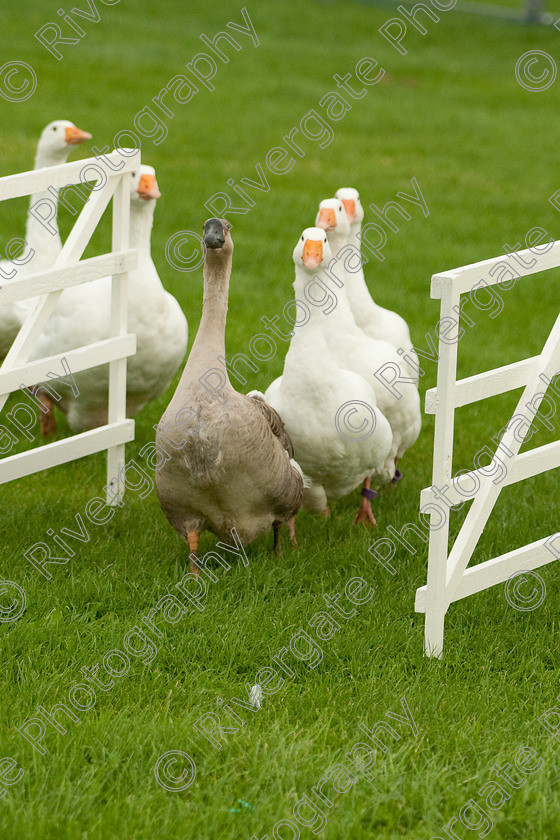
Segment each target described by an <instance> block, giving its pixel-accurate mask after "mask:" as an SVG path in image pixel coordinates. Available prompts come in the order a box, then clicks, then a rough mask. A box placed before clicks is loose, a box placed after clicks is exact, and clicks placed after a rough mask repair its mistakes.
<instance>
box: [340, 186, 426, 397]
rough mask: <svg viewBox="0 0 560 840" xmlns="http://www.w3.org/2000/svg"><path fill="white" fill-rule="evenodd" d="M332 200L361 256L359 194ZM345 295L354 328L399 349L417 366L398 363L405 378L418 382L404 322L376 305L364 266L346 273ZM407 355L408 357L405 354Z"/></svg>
mask: <svg viewBox="0 0 560 840" xmlns="http://www.w3.org/2000/svg"><path fill="white" fill-rule="evenodd" d="M335 198H337V199H339V201H341V202H342V204H343V205H344V208H345V210H346V215H347V216H348V221H349V223H350V237H349V239H348V242H349V243H350V244H351V245H353V246H354V247H355V248H356V249H357V250H358V251H359V252H360V255H361V245H362V243H361V239H360V233H361V230H362V222H363V220H364V208H363V207H362V203H361V201H360V194H359V192H358V190H355V189H353V188H352V187H341V188H340V189H338V190H337V191H336V193H335ZM346 294H347V296H348V302H349V304H350V308H351V310H352V314H353V316H354V320H355V321H356V324H357V325H358V326H359V327H360V329H362V330H363V331H364V332H365V333H366V335H369V336H370V337H371V338H376V339H380V340H382V341H388V342H389V344H392V345H393V347H395V348H397V349H399V348H400V349H402V350H403V351H404V353H405V354H406V355H408V356H409V358H412V359H413V360H414V361H415V362H416V366H415V367H414V366H412V365H409V364H407V362H406V361H405V360H404V359H401V360H400V364H401V365H402V367H403V371H404V375H407V376H412V377H414V378H415V379H416V381H417V382H418V358H417V356H416V353H415V352H414V350H412V349H411V348H412V339H411V338H410V330H409V328H408V324H407V323H406V321H405V320H404V318H403V317H402V316H401V315H399V314H398V313H397V312H393V311H392V310H391V309H385V307H383V306H379V304H377V303H376V302H375V301H374V300H373V298H372V296H371V294H370V292H369V289H368V287H367V285H366V281H365V277H364V269H363V265H362V264H360V265H359V267H358V268H357V269H356V271H352V272H348V273H347V282H346ZM407 351H408V353H407Z"/></svg>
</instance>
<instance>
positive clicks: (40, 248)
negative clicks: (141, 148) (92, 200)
mask: <svg viewBox="0 0 560 840" xmlns="http://www.w3.org/2000/svg"><path fill="white" fill-rule="evenodd" d="M84 140H91V134H89V133H88V132H87V131H82V130H81V129H79V128H76V126H75V125H74V123H72V122H69V121H68V120H56V121H55V122H51V123H49V124H48V125H47V126H46V128H44V129H43V131H42V133H41V136H40V138H39V142H38V144H37V153H36V155H35V163H34V169H43V168H44V167H46V166H57V165H58V164H62V163H66V161H67V160H68V157H69V155H70V153H71V151H72V149H73V148H74V146H76V145H78V144H79V143H83V142H84ZM45 198H46V199H48V200H49V201H51V202H52V201H53V200H54V202H55V204H56V205H57V207H58V190H54V189H53V191H52V192H49V191H48V190H44V191H42V192H38V193H34V194H33V195H32V196H31V198H30V201H29V207H30V208H31V207H33V205H34V204H36V203H37V202H38V201H40V200H42V199H45ZM50 225H51V226H52V227H54V228H56V233H52V232H51V231H49V230H48V229H47V227H46V225H44V224H43V223H42V222H41V221H40V220H39V219H38V218H37V217H36V216H34V215H31V214H30V213H28V214H27V223H26V234H25V240H26V242H27V244H28V246H29V247H28V248H27V249H26V252H25V254H23V255H22V258H23V257H25V255H28V256H30V259H28V261H27V262H25V263H21V264H19V265H17V266H14V265H13V263H11V262H9V261H8V260H1V261H0V267H1V268H2V277H3V279H2V280H0V283H2V285H8V283H10V282H14V281H15V280H16V279H17V277H18V275H21V274H29V273H31V272H35V271H43V270H45V269H48V268H50V267H51V266H52V265H53V264H54V261H55V260H56V258H57V256H58V255H59V253H60V251H61V248H62V243H61V241H60V235H59V233H58V224H57V219H56V217H55V218H53V219H51V220H50ZM33 252H34V253H33ZM6 278H9V279H6ZM35 301H36V298H33V299H29V300H25V301H21V302H19V303H14V304H7V305H5V306H0V359H3V358H4V356H5V355H6V353H7V352H8V350H9V349H10V346H11V345H12V343H13V341H14V339H15V337H16V335H17V334H18V332H19V329H20V327H21V325H22V323H23V320H24V319H25V317H26V315H27V314H28V313H29V312H30V311H31V310H32V308H33V306H34V303H35Z"/></svg>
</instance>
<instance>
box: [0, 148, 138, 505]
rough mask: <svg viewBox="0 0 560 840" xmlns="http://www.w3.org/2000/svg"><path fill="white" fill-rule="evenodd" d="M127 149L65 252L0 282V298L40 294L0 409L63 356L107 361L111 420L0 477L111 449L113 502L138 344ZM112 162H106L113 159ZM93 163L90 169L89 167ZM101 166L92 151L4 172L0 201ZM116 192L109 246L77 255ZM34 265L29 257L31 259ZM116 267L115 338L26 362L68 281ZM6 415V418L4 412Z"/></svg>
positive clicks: (25, 457) (37, 451) (127, 432)
mask: <svg viewBox="0 0 560 840" xmlns="http://www.w3.org/2000/svg"><path fill="white" fill-rule="evenodd" d="M127 154H128V157H124V156H121V155H120V154H119V153H118V152H112V153H111V154H110V155H107V159H108V161H110V162H111V163H114V164H116V165H119V164H120V163H122V162H124V164H125V165H124V166H123V167H122V168H121V169H120V170H119V171H118V172H116V171H115V172H113V171H112V170H111V171H109V170H104V171H106V175H107V180H106V182H105V183H104V185H100V184H101V181H100V182H98V185H97V186H96V188H95V189H94V190H93V191H92V193H91V195H90V197H89V200H88V201H87V202H86V204H85V205H84V207H83V209H82V212H81V213H80V215H79V217H78V218H77V220H76V222H75V224H74V227H73V228H72V231H71V232H70V234H69V236H68V238H67V240H66V242H65V244H64V247H63V248H62V251H61V253H60V254H59V256H58V258H57V259H56V261H55V263H54V265H53V267H52V268H51V269H49V270H48V271H40V272H35V273H25V274H24V273H22V272H20V273H19V275H18V277H17V278H16V279H15V280H14V281H13V282H9V283H7V284H6V285H4V286H3V287H2V288H1V289H0V306H2V304H5V303H13V302H15V301H19V300H25V299H27V298H32V297H35V296H37V295H40V298H39V301H38V303H37V305H36V307H35V308H34V310H33V311H32V312H31V313H30V314H29V316H28V317H27V319H26V320H25V322H24V324H23V326H22V328H21V329H20V331H19V333H18V336H17V338H16V339H15V341H14V343H13V344H12V346H11V348H10V350H9V352H8V354H7V356H6V358H5V359H4V363H3V364H2V366H1V367H0V412H1V411H2V408H3V407H4V405H5V403H6V400H7V399H8V396H9V394H10V393H12V392H14V391H18V390H19V389H20V386H21V385H24V386H33V385H36V384H38V383H40V382H43V381H44V380H45V379H46V376H47V373H48V372H49V371H52V370H53V368H55V367H56V369H60V368H61V359H62V358H65V359H66V360H67V363H68V365H69V367H70V370H71V371H72V373H77V372H78V371H82V370H88V369H89V368H93V367H96V366H98V365H101V364H107V363H109V393H108V401H109V413H108V423H107V424H106V425H104V426H101V427H99V428H97V429H92V430H91V431H87V432H83V433H81V434H77V435H73V436H71V437H69V438H66V439H65V440H60V441H55V442H54V443H50V444H47V445H45V446H39V447H36V448H34V449H30V450H29V451H27V452H22V453H19V454H17V455H10V456H8V457H5V458H3V459H2V460H0V484H3V483H4V482H7V481H13V480H14V479H17V478H21V477H22V476H25V475H31V474H32V473H36V472H39V471H40V470H44V469H47V468H49V467H53V466H56V465H57V464H64V463H66V462H68V461H73V460H75V459H76V458H82V457H84V456H85V455H91V454H92V453H94V452H100V451H102V450H105V449H106V450H107V490H106V492H107V502H108V503H109V504H111V503H112V504H115V503H116V502H117V501H118V500H120V499H121V498H122V494H123V492H124V488H123V482H122V476H121V470H122V469H123V467H124V463H125V461H124V447H125V443H126V442H128V441H131V440H133V439H134V421H133V420H130V419H127V418H126V359H127V357H128V356H131V355H133V354H134V353H135V352H136V336H135V335H133V334H128V333H127V278H128V274H127V272H128V271H130V270H131V269H133V268H135V267H136V264H137V251H136V250H131V249H129V247H128V246H129V216H130V176H129V175H128V173H129V172H130V171H131V170H132V169H134V168H136V167H138V166H140V152H137V153H136V154H135V155H134V156H132V155H130V151H129V150H128V152H127ZM108 165H109V164H108ZM89 167H91V169H90V168H89ZM95 169H97V171H99V169H100V164H99V161H98V160H97V159H95V158H91V159H88V160H80V161H76V162H73V163H65V164H63V165H61V166H53V167H46V168H44V169H36V170H33V171H32V172H22V173H20V174H18V175H11V176H8V177H5V178H0V201H5V200H7V199H10V198H18V197H21V196H29V195H32V194H33V193H37V192H40V191H43V190H46V189H47V188H48V187H53V188H54V189H59V188H61V187H64V186H67V185H69V184H80V183H82V181H81V180H80V175H81V173H86V172H88V171H95ZM112 198H113V234H112V249H111V252H110V253H106V254H101V255H99V256H96V257H91V258H89V259H85V260H80V258H81V256H82V254H83V252H84V250H85V248H86V246H87V244H88V242H89V240H90V238H91V236H92V234H93V233H94V231H95V229H96V227H97V225H98V223H99V220H100V219H101V216H102V215H103V212H104V211H105V209H106V208H107V206H108V204H109V202H110V201H111V199H112ZM30 267H32V262H31V263H30ZM110 275H112V277H113V281H112V299H111V331H110V336H111V337H110V338H108V339H106V340H104V341H98V342H96V343H94V344H90V345H86V346H83V347H80V348H76V349H74V350H70V351H68V352H64V353H60V354H58V355H56V356H51V357H49V358H44V359H38V360H36V361H33V362H29V361H28V359H29V356H30V355H31V353H32V350H33V347H34V344H35V342H36V341H37V338H38V336H39V335H40V333H41V330H42V328H43V326H44V325H45V324H46V322H47V320H48V319H49V317H50V315H51V313H52V311H53V309H54V307H55V306H56V302H57V300H58V299H59V297H60V295H61V294H62V291H63V289H66V288H69V287H70V286H78V285H80V284H82V283H89V282H91V281H92V280H97V279H99V278H101V277H107V276H110ZM0 420H1V418H0Z"/></svg>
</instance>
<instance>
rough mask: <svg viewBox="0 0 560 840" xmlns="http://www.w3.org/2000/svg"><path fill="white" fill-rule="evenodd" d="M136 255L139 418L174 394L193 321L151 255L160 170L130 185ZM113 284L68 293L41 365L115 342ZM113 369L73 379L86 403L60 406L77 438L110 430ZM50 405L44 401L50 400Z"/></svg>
mask: <svg viewBox="0 0 560 840" xmlns="http://www.w3.org/2000/svg"><path fill="white" fill-rule="evenodd" d="M130 190H131V206H130V247H131V248H137V249H138V251H139V253H138V267H137V268H136V269H134V271H131V272H130V273H129V280H128V329H129V332H131V333H136V340H137V350H136V355H134V356H131V357H130V358H129V359H128V364H127V378H126V379H127V415H128V416H130V415H132V414H135V413H136V412H137V411H139V410H140V409H141V408H143V407H144V406H145V405H146V403H148V402H149V401H150V400H153V399H155V398H156V397H158V396H160V394H162V393H163V392H164V391H165V390H166V388H167V387H168V386H169V384H170V382H171V380H172V378H173V376H174V375H175V373H176V372H177V370H178V368H179V366H180V364H181V362H182V361H183V358H184V356H185V353H186V349H187V338H188V328H187V319H186V318H185V315H184V314H183V311H182V309H181V307H180V306H179V304H178V302H177V301H176V300H175V298H174V297H173V296H172V295H171V294H169V292H166V291H165V289H164V288H163V286H162V283H161V280H160V279H159V276H158V273H157V270H156V267H155V265H154V263H153V261H152V257H151V253H150V238H151V232H152V224H153V218H154V209H155V205H156V199H158V198H159V197H160V195H161V193H160V192H159V190H158V186H157V182H156V177H155V170H154V169H153V168H152V167H151V166H141V167H139V169H138V170H136V171H135V172H132V173H131V177H130ZM110 302H111V278H109V277H104V278H103V279H101V280H95V281H93V282H91V283H86V284H84V285H82V286H76V287H74V288H71V289H65V291H64V292H63V293H62V295H61V296H60V300H59V302H58V304H57V306H56V308H55V310H54V312H53V314H52V315H51V317H50V319H49V321H48V322H47V324H46V325H45V328H44V331H43V334H42V335H41V337H40V338H39V341H38V343H37V347H36V350H35V358H39V357H41V356H50V355H54V354H55V353H60V352H63V351H64V350H71V349H73V348H75V347H79V346H81V345H84V344H90V343H93V342H95V341H100V340H102V339H104V338H107V337H108V336H109V328H110ZM108 374H109V370H108V366H107V365H103V366H100V367H97V368H92V369H91V370H86V371H82V372H81V373H77V374H75V375H74V378H75V380H76V385H77V388H78V389H79V392H80V393H79V395H78V396H76V397H75V396H73V394H67V393H65V394H64V396H63V398H62V400H61V401H60V402H58V403H57V405H58V406H59V407H60V408H61V409H62V410H63V411H64V413H65V414H66V416H67V419H68V424H69V426H70V428H71V429H72V430H73V431H83V430H85V429H92V428H94V427H96V426H101V425H103V424H104V423H106V422H107V384H108ZM43 399H45V397H43Z"/></svg>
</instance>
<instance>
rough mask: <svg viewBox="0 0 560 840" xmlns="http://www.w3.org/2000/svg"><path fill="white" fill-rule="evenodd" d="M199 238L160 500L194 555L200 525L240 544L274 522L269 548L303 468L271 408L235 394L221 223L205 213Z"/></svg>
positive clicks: (296, 500)
mask: <svg viewBox="0 0 560 840" xmlns="http://www.w3.org/2000/svg"><path fill="white" fill-rule="evenodd" d="M204 243H205V245H206V249H207V251H206V260H205V264H204V302H203V308H202V318H201V321H200V327H199V329H198V333H197V336H196V339H195V342H194V345H193V348H192V350H191V353H190V355H189V358H188V361H187V365H186V367H185V370H184V372H183V375H182V377H181V380H180V382H179V385H178V386H177V390H176V392H175V394H174V396H173V399H172V400H171V402H170V404H169V406H168V408H167V410H166V411H165V413H164V415H163V417H162V418H161V420H160V423H159V426H158V431H157V434H156V444H158V446H159V447H161V450H162V451H164V452H165V453H166V455H167V456H168V457H167V459H166V460H165V462H164V463H162V464H161V466H160V467H159V468H158V469H157V470H156V487H157V493H158V498H159V501H160V504H161V507H162V509H163V512H164V513H165V515H166V516H167V518H168V519H169V521H170V522H171V524H172V525H173V527H174V528H175V529H176V530H177V531H178V533H179V534H180V535H181V536H182V537H183V538H184V539H185V540H187V542H188V543H189V547H190V549H191V553H194V555H196V550H197V547H198V539H199V535H200V532H201V531H203V530H209V531H212V532H213V533H215V534H216V535H217V536H218V537H220V538H221V539H223V540H224V541H227V540H231V531H232V529H233V528H235V530H236V532H237V534H238V536H239V539H240V540H241V542H242V543H243V545H246V544H247V543H250V542H251V541H252V540H254V539H256V538H257V537H259V536H260V535H261V534H263V533H266V532H267V531H268V530H270V528H271V527H273V526H274V532H275V547H276V544H277V535H278V529H279V525H280V523H282V522H286V521H288V520H289V519H291V518H292V517H293V516H294V515H295V513H296V512H297V510H298V508H299V506H300V504H301V499H302V494H303V478H302V473H301V470H300V469H299V467H298V466H297V464H295V462H293V461H292V460H291V453H292V446H291V442H290V440H289V437H288V435H287V433H286V431H285V430H284V426H283V423H282V420H281V418H280V416H279V415H278V413H277V412H276V411H275V410H274V409H273V408H271V407H270V406H269V405H268V404H267V403H266V402H265V401H264V399H263V398H261V397H247V396H245V395H244V394H240V393H238V392H237V391H236V390H235V389H234V388H233V387H232V385H231V383H230V381H229V378H228V376H227V372H226V371H225V369H224V368H223V366H221V365H219V363H218V361H217V358H218V356H225V338H224V336H225V324H226V313H227V301H228V289H229V277H230V273H231V262H232V253H233V242H232V240H231V235H230V233H229V225H228V223H227V222H225V221H224V220H220V219H210V220H208V221H207V222H206V223H205V225H204ZM162 461H163V458H162ZM191 568H192V570H193V571H194V572H197V571H198V569H197V567H196V565H194V566H193V565H191Z"/></svg>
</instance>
